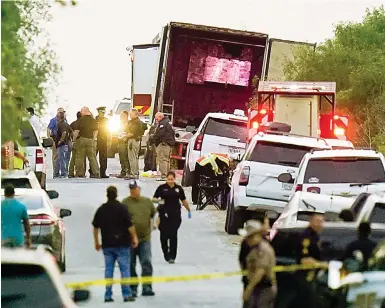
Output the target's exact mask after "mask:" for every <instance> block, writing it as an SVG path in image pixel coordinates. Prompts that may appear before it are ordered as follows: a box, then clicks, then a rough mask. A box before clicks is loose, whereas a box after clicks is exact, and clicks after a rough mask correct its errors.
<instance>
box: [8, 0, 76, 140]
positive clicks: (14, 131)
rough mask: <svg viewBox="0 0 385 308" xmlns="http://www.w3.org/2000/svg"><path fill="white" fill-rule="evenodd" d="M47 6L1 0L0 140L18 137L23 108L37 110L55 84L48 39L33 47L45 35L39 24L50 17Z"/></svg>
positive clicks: (31, 2) (23, 112)
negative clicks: (49, 87)
mask: <svg viewBox="0 0 385 308" xmlns="http://www.w3.org/2000/svg"><path fill="white" fill-rule="evenodd" d="M56 2H57V3H59V4H61V5H63V6H65V5H66V4H68V2H66V1H62V0H56ZM69 3H70V4H72V5H75V4H76V3H75V1H70V2H69ZM50 7H51V4H50V3H49V2H48V1H41V0H39V1H2V2H1V64H2V65H1V75H2V81H1V107H2V111H1V141H2V143H3V142H5V141H7V140H13V139H19V138H20V135H19V128H20V127H21V125H22V120H23V117H24V116H25V115H26V114H25V108H27V107H30V106H32V107H34V108H35V110H36V111H37V113H39V112H40V111H41V110H42V109H43V108H44V107H45V105H46V103H47V102H46V90H47V89H48V86H49V85H50V84H51V85H55V83H56V77H57V75H58V73H59V72H60V67H59V66H58V64H57V63H56V61H55V53H54V51H53V49H52V48H51V46H50V44H49V40H48V39H46V40H45V41H46V44H45V45H43V46H39V47H36V46H35V45H36V41H37V39H38V38H40V37H41V36H46V33H44V29H43V27H42V25H41V24H42V23H43V22H47V21H49V20H50V19H51V15H50V14H49V10H50Z"/></svg>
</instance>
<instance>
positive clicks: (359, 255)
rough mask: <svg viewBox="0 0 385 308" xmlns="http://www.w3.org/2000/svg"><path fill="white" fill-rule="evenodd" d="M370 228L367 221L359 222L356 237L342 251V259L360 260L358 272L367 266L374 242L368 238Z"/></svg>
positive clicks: (374, 246)
mask: <svg viewBox="0 0 385 308" xmlns="http://www.w3.org/2000/svg"><path fill="white" fill-rule="evenodd" d="M371 233H372V229H371V228H370V223H369V222H366V221H365V222H361V223H360V225H359V226H358V239H356V240H355V241H353V242H351V243H350V244H349V245H348V247H346V250H345V252H344V255H343V257H342V260H343V261H345V260H349V259H353V260H354V259H356V260H357V259H358V261H360V264H361V266H360V269H359V271H360V272H365V271H367V270H368V267H369V259H370V257H371V256H372V253H373V250H374V248H376V243H375V242H374V241H372V240H371V239H370V234H371Z"/></svg>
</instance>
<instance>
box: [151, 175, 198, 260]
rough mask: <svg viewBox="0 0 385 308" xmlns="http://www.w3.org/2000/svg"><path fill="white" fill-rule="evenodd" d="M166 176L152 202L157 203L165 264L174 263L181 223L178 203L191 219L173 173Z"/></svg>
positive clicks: (183, 194) (183, 195) (188, 208)
mask: <svg viewBox="0 0 385 308" xmlns="http://www.w3.org/2000/svg"><path fill="white" fill-rule="evenodd" d="M166 176H167V178H166V180H167V182H166V183H165V184H162V185H160V186H158V188H157V189H156V191H155V194H154V197H153V200H154V202H158V203H159V206H158V213H159V218H160V224H159V231H160V242H161V245H162V251H163V255H164V259H165V260H166V262H169V263H175V259H176V255H177V249H178V229H179V227H180V225H181V223H182V217H181V205H180V201H181V202H182V204H183V206H184V207H185V208H186V210H187V211H188V218H191V210H190V207H189V205H188V203H187V200H186V195H185V193H184V190H183V188H182V186H180V185H177V184H176V183H175V177H176V176H175V173H174V172H172V171H169V172H168V173H167V174H166Z"/></svg>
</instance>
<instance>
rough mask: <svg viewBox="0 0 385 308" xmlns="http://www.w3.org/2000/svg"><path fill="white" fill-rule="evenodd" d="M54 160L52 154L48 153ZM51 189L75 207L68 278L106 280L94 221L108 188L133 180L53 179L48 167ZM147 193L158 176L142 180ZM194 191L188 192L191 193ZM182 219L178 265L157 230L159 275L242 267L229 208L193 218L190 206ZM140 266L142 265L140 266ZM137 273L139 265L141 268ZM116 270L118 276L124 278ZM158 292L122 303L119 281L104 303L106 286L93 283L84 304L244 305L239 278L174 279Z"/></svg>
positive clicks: (113, 168) (124, 190)
mask: <svg viewBox="0 0 385 308" xmlns="http://www.w3.org/2000/svg"><path fill="white" fill-rule="evenodd" d="M47 154H48V155H47V159H50V158H49V156H50V153H47ZM108 163H109V165H108V170H107V173H112V174H117V173H118V172H119V170H120V169H119V168H120V166H119V162H118V159H109V162H108ZM48 176H49V180H48V182H47V186H48V188H49V189H56V190H57V191H58V192H59V194H60V196H59V198H58V199H57V200H55V204H56V205H57V206H59V207H62V208H67V209H70V210H72V216H70V217H67V218H65V226H66V233H67V234H66V235H67V238H66V257H67V272H66V273H65V274H64V275H63V278H64V280H65V282H68V283H69V282H79V281H89V280H94V279H102V278H103V274H104V260H103V255H102V252H97V251H95V250H94V247H93V237H92V226H91V221H92V218H93V215H94V213H95V211H96V209H97V208H98V207H99V206H100V205H101V204H102V203H103V202H104V201H105V199H106V198H105V190H106V187H107V186H109V185H115V186H116V187H117V188H118V191H119V198H120V199H122V198H124V197H125V196H127V195H128V181H125V180H123V179H117V178H110V179H55V180H53V179H52V174H51V172H48ZM140 185H141V187H142V194H143V195H144V196H148V197H151V196H152V194H153V193H154V191H155V189H156V187H157V186H158V185H159V182H156V181H155V180H154V179H148V178H147V179H141V180H140ZM187 194H188V195H189V192H188V193H187ZM182 215H183V216H182V218H183V223H182V226H181V228H180V231H179V250H178V257H177V260H176V263H175V264H168V263H166V262H165V261H164V259H163V256H162V253H161V248H160V241H159V232H158V231H154V232H153V235H152V248H153V250H152V254H153V266H154V276H179V275H194V274H205V273H214V272H227V271H235V270H238V263H237V253H238V249H239V248H238V244H237V242H238V241H239V239H237V237H229V236H228V235H226V234H225V232H224V231H223V220H224V213H223V212H219V211H216V210H214V209H212V210H210V209H208V210H207V209H206V210H205V211H203V212H196V211H193V212H192V219H188V218H187V211H185V210H183V211H182ZM138 266H139V265H138ZM138 273H140V269H139V268H138ZM119 275H120V274H119V269H118V268H117V267H116V269H115V277H117V278H118V277H119ZM153 288H154V291H155V293H156V296H155V297H152V298H143V297H139V298H138V299H137V301H136V302H133V303H123V301H122V296H121V292H120V286H118V285H116V286H114V288H113V291H114V299H115V302H114V303H108V304H105V303H104V297H103V295H104V287H103V286H94V287H90V290H91V299H90V300H89V301H88V302H87V303H84V304H81V305H79V306H81V307H94V308H98V307H106V305H108V307H120V306H122V305H129V306H132V307H143V308H145V307H151V308H157V307H159V308H161V307H162V308H163V307H166V306H168V307H178V308H182V307H202V308H203V307H221V308H225V307H229V308H230V307H231V308H234V307H240V305H241V283H240V277H231V278H224V279H216V280H204V281H202V280H201V281H191V282H172V283H161V284H154V286H153Z"/></svg>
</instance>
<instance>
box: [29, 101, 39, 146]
mask: <svg viewBox="0 0 385 308" xmlns="http://www.w3.org/2000/svg"><path fill="white" fill-rule="evenodd" d="M27 111H28V112H29V114H30V116H31V117H30V118H29V123H31V125H32V127H33V128H34V129H35V131H36V133H37V135H38V137H39V138H41V137H42V136H41V133H42V124H41V121H40V119H39V117H38V116H37V115H36V114H35V109H33V108H32V107H28V108H27Z"/></svg>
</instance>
